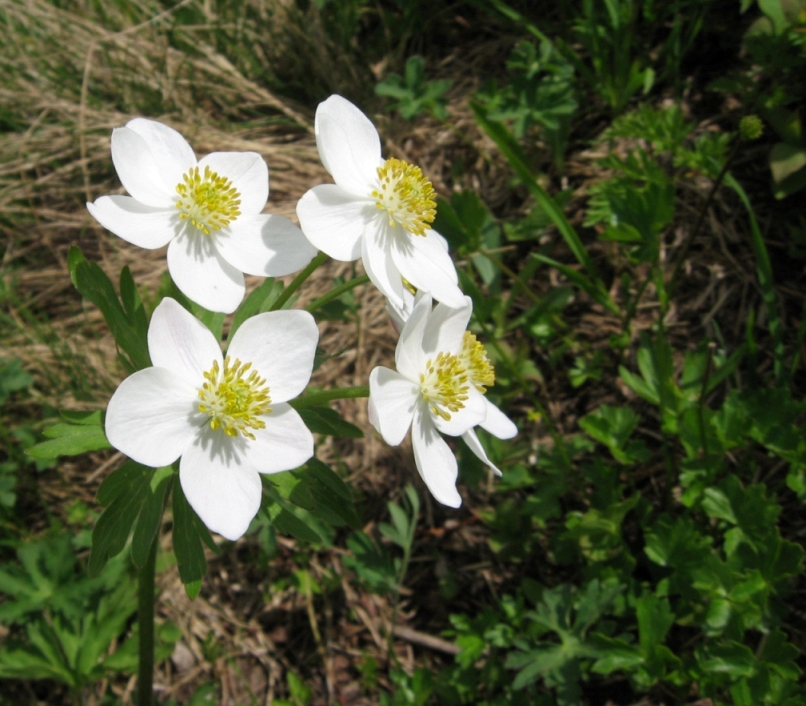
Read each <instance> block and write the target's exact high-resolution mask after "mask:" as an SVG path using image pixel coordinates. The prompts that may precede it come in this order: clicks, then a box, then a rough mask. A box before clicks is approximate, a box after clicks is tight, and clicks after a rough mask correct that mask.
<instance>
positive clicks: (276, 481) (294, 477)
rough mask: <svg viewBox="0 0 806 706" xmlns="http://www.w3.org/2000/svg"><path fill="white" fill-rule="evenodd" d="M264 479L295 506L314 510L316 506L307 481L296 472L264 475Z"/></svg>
mask: <svg viewBox="0 0 806 706" xmlns="http://www.w3.org/2000/svg"><path fill="white" fill-rule="evenodd" d="M263 479H264V482H266V483H270V484H271V485H273V486H274V487H275V488H276V489H277V492H278V493H279V494H280V496H281V497H283V498H285V499H286V500H289V501H290V502H292V503H294V505H298V506H299V507H303V508H305V509H306V510H312V509H313V508H314V506H315V505H316V501H315V500H314V498H313V495H312V494H311V487H310V484H309V483H308V482H307V479H306V478H305V477H303V476H301V475H299V474H297V473H295V472H294V471H285V472H283V473H272V474H271V475H264V476H263Z"/></svg>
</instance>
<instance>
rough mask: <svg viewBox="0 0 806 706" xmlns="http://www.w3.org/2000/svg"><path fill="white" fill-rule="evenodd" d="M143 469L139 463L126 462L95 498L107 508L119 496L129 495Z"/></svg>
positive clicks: (111, 476)
mask: <svg viewBox="0 0 806 706" xmlns="http://www.w3.org/2000/svg"><path fill="white" fill-rule="evenodd" d="M143 468H145V466H141V465H140V464H139V463H135V462H134V461H126V463H124V464H123V465H122V466H121V467H120V468H118V469H117V470H115V471H112V473H110V474H109V475H108V476H107V477H106V478H104V480H103V482H102V483H101V486H100V487H99V488H98V493H97V494H96V496H95V497H96V499H97V500H98V502H99V503H100V504H101V505H104V506H106V505H109V503H111V502H112V501H113V500H115V499H116V498H117V497H118V496H120V495H123V494H124V493H128V492H129V489H130V488H131V487H132V486H133V485H134V484H135V483H136V482H137V481H138V480H139V478H140V476H141V475H142V473H143Z"/></svg>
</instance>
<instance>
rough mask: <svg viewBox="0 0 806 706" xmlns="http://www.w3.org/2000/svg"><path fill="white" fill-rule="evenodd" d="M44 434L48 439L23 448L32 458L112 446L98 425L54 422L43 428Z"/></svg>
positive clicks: (70, 453) (76, 452)
mask: <svg viewBox="0 0 806 706" xmlns="http://www.w3.org/2000/svg"><path fill="white" fill-rule="evenodd" d="M44 434H45V436H47V437H49V441H41V442H40V443H38V444H36V445H34V446H31V447H30V448H28V449H26V450H25V453H26V454H28V455H29V456H32V457H33V458H42V459H50V458H57V457H59V456H77V455H79V454H83V453H86V452H87V451H100V450H101V449H110V448H112V445H111V444H110V443H109V441H108V440H107V438H106V434H104V430H103V427H100V426H89V425H87V424H54V425H53V426H52V427H48V428H47V429H45V431H44Z"/></svg>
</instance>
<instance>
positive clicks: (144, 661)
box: [137, 533, 159, 706]
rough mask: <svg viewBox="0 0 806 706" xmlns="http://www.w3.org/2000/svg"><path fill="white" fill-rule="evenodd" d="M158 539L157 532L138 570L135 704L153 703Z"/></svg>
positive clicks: (147, 704)
mask: <svg viewBox="0 0 806 706" xmlns="http://www.w3.org/2000/svg"><path fill="white" fill-rule="evenodd" d="M158 539H159V533H156V534H155V536H154V543H153V544H152V545H151V551H150V552H149V553H148V558H147V559H146V563H145V564H144V565H143V568H142V570H141V571H140V584H139V586H138V589H137V624H138V627H139V630H140V664H139V667H138V674H137V706H152V704H153V703H154V700H153V692H154V573H155V568H156V564H157V540H158Z"/></svg>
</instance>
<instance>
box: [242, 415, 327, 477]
mask: <svg viewBox="0 0 806 706" xmlns="http://www.w3.org/2000/svg"><path fill="white" fill-rule="evenodd" d="M272 408H273V409H272V412H271V414H268V415H266V416H264V417H263V418H262V419H263V421H265V422H266V427H265V429H255V430H254V432H253V433H254V435H255V439H254V441H252V440H250V441H249V443H248V444H247V446H246V457H247V458H248V459H249V461H250V462H251V463H252V465H253V466H254V467H255V468H256V469H257V470H258V471H259V472H260V473H279V472H280V471H289V470H291V469H292V468H298V467H299V466H301V465H302V464H303V463H305V462H306V461H307V460H308V459H309V458H310V457H311V456H313V434H311V432H310V430H309V429H308V427H306V426H305V422H303V421H302V417H300V416H299V413H298V412H297V410H295V409H293V408H292V407H290V406H289V405H287V404H285V403H281V404H274V405H272Z"/></svg>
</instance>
